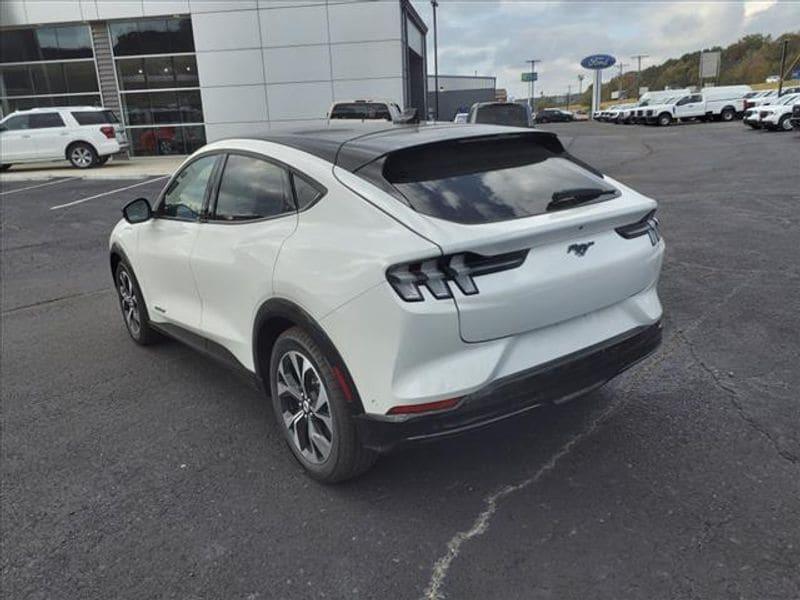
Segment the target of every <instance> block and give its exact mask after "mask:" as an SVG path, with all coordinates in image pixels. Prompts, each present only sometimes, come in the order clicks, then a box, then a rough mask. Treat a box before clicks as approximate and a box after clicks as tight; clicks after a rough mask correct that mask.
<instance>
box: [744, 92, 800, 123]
mask: <svg viewBox="0 0 800 600" xmlns="http://www.w3.org/2000/svg"><path fill="white" fill-rule="evenodd" d="M798 103H800V94H787V95H785V96H781V97H780V98H779V99H778V100H777V101H775V103H773V104H770V105H767V106H760V107H758V108H757V109H754V110H756V111H758V117H759V123H760V125H761V127H764V128H765V129H770V130H778V129H779V130H782V131H790V130H791V129H792V121H791V119H792V109H793V108H794V105H795V104H798Z"/></svg>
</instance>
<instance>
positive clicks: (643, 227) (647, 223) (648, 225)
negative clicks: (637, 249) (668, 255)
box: [616, 211, 661, 246]
mask: <svg viewBox="0 0 800 600" xmlns="http://www.w3.org/2000/svg"><path fill="white" fill-rule="evenodd" d="M616 232H617V233H618V234H620V235H621V236H622V237H624V238H625V239H626V240H630V239H633V238H637V237H640V236H643V235H647V236H649V237H650V243H651V244H653V246H655V245H656V244H657V243H658V240H660V239H661V233H660V232H659V230H658V218H657V217H656V211H652V212H649V213H647V214H646V215H645V216H644V218H643V219H641V220H640V221H636V223H631V224H630V225H623V226H622V227H617V229H616Z"/></svg>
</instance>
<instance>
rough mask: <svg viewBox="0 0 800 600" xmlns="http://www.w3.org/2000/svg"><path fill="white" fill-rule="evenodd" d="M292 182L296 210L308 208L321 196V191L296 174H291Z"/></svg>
mask: <svg viewBox="0 0 800 600" xmlns="http://www.w3.org/2000/svg"><path fill="white" fill-rule="evenodd" d="M292 182H293V183H294V196H295V198H297V209H298V210H303V209H305V208H308V207H309V206H311V205H312V204H314V202H316V201H317V200H318V199H319V197H320V196H322V194H323V192H322V190H320V189H319V188H317V186H315V185H314V184H312V183H311V182H310V181H308V180H307V179H306V178H305V177H301V176H300V175H297V174H296V173H292Z"/></svg>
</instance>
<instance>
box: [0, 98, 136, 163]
mask: <svg viewBox="0 0 800 600" xmlns="http://www.w3.org/2000/svg"><path fill="white" fill-rule="evenodd" d="M127 146H128V140H127V137H126V135H125V131H124V129H123V128H122V126H121V125H120V123H119V120H118V119H117V117H116V115H115V114H114V113H113V112H112V111H110V110H108V109H105V108H98V107H96V106H68V107H54V108H32V109H30V110H19V111H16V112H13V113H11V114H10V115H8V116H7V117H6V118H4V119H3V120H2V121H0V161H2V165H1V166H0V169H2V170H3V171H5V170H6V169H8V168H9V167H11V165H13V164H19V163H32V162H42V161H52V160H68V161H69V162H70V163H72V166H73V167H76V168H78V169H87V168H89V167H94V166H99V165H103V164H105V163H106V162H107V161H108V159H109V157H110V156H111V155H112V154H116V153H118V152H120V151H121V150H124V149H125V148H127Z"/></svg>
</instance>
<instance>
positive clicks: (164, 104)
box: [150, 92, 181, 124]
mask: <svg viewBox="0 0 800 600" xmlns="http://www.w3.org/2000/svg"><path fill="white" fill-rule="evenodd" d="M150 107H151V108H150V111H151V112H152V115H153V123H173V124H174V123H180V122H181V117H180V110H179V109H178V95H177V94H176V93H175V92H159V93H157V94H150Z"/></svg>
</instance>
